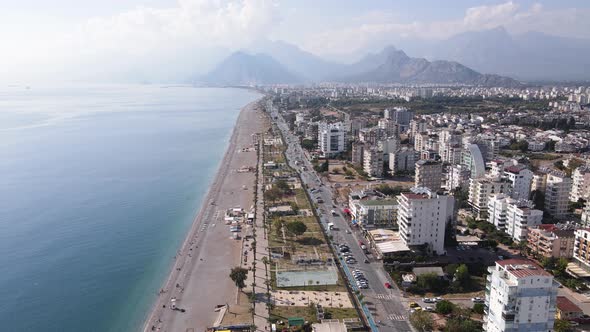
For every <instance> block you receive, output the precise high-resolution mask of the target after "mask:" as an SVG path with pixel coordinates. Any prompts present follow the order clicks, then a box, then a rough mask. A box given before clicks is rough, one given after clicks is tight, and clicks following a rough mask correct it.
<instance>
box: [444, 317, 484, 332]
mask: <svg viewBox="0 0 590 332" xmlns="http://www.w3.org/2000/svg"><path fill="white" fill-rule="evenodd" d="M444 331H445V332H480V331H481V324H480V323H478V322H475V321H472V320H470V319H464V318H460V317H453V318H450V319H449V320H447V324H446V325H445V329H444Z"/></svg>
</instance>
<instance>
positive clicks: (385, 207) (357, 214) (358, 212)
mask: <svg viewBox="0 0 590 332" xmlns="http://www.w3.org/2000/svg"><path fill="white" fill-rule="evenodd" d="M350 210H351V214H352V218H353V219H354V220H356V221H357V222H358V223H359V225H360V226H361V227H362V228H363V229H365V230H369V229H377V228H381V229H397V210H398V204H397V199H388V200H358V201H354V202H352V204H351V206H350Z"/></svg>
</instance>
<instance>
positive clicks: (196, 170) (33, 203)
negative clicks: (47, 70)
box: [0, 85, 260, 332]
mask: <svg viewBox="0 0 590 332" xmlns="http://www.w3.org/2000/svg"><path fill="white" fill-rule="evenodd" d="M259 97H260V95H259V94H257V93H254V92H252V91H247V90H241V89H213V88H194V87H188V86H156V85H92V86H87V85H84V86H69V87H68V86H60V87H37V86H31V87H30V88H26V87H23V86H10V87H0V330H1V331H66V332H67V331H101V332H104V331H117V332H119V331H137V330H138V329H139V328H140V327H141V324H142V323H143V318H144V317H145V315H146V314H147V312H148V311H149V310H150V308H151V305H152V303H153V300H154V299H155V297H156V293H157V290H158V289H159V287H160V286H161V284H162V282H163V280H164V278H165V277H166V275H167V273H168V269H169V267H170V264H171V263H172V257H173V256H174V254H175V251H176V249H177V248H178V247H179V245H180V243H181V242H182V240H183V239H184V236H185V235H186V232H187V231H188V228H189V226H190V224H191V222H192V220H193V217H194V216H195V215H196V213H197V212H198V209H199V207H200V204H201V200H202V198H203V196H204V194H205V193H206V191H207V189H208V185H209V183H210V182H211V181H212V179H213V176H214V174H215V172H216V170H217V167H218V166H219V163H220V161H221V159H222V156H223V153H224V152H225V149H226V147H227V143H228V141H229V138H230V135H231V131H232V129H233V127H234V124H235V121H236V119H237V116H238V113H239V110H240V108H242V107H243V106H244V105H246V104H247V103H249V102H251V101H254V100H256V99H257V98H259Z"/></svg>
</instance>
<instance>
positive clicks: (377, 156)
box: [363, 148, 383, 178]
mask: <svg viewBox="0 0 590 332" xmlns="http://www.w3.org/2000/svg"><path fill="white" fill-rule="evenodd" d="M363 170H364V171H365V173H367V175H368V176H370V177H376V178H379V177H382V176H383V152H382V151H381V150H378V149H375V148H372V149H365V151H364V156H363Z"/></svg>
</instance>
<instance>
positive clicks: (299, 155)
mask: <svg viewBox="0 0 590 332" xmlns="http://www.w3.org/2000/svg"><path fill="white" fill-rule="evenodd" d="M271 115H272V117H273V119H275V123H276V124H277V125H278V127H279V129H280V130H281V132H282V134H283V137H284V139H285V140H286V142H285V143H286V144H287V150H286V152H285V155H286V157H287V161H288V163H289V165H290V166H291V167H293V168H294V169H296V170H297V171H298V172H299V173H300V174H301V179H302V181H303V183H304V184H305V185H306V186H307V190H308V192H309V195H310V196H311V198H312V200H313V201H314V203H315V204H317V206H318V211H317V212H318V215H319V216H320V220H321V223H322V225H323V227H324V228H325V229H328V223H333V224H334V228H335V229H334V230H331V231H330V232H331V235H332V236H333V240H332V245H339V244H346V245H348V246H349V247H350V251H351V253H352V254H353V256H354V257H355V258H356V260H357V263H356V264H350V265H348V264H347V263H345V262H344V261H342V260H341V263H342V265H343V266H344V270H345V274H346V275H347V276H346V277H347V278H348V279H349V280H353V282H352V283H351V286H352V288H353V289H354V290H357V289H358V288H357V286H356V283H355V282H354V279H352V277H351V274H350V271H352V270H354V269H358V270H361V271H362V272H363V273H364V275H365V277H366V278H367V280H368V282H369V288H368V289H363V290H361V293H362V295H363V297H364V298H363V302H364V304H365V305H364V306H363V307H364V309H366V310H363V311H364V312H365V314H366V316H367V319H368V320H369V322H370V323H371V324H370V325H372V326H371V328H372V329H373V330H375V329H378V330H379V331H412V327H411V326H410V324H409V323H408V315H409V309H408V306H407V302H409V301H405V300H404V299H403V296H402V294H401V292H400V291H399V290H398V289H397V288H395V283H394V282H393V281H392V280H391V278H390V277H389V275H388V273H387V272H386V271H385V269H384V268H383V265H382V263H381V262H380V261H376V260H374V259H373V257H372V255H368V256H367V255H366V254H365V253H364V252H363V250H362V249H361V248H360V245H359V241H362V242H363V243H365V242H366V241H365V239H364V238H363V237H362V235H361V234H360V232H359V231H357V230H356V228H351V226H350V224H349V222H348V221H346V220H345V219H344V218H343V217H342V215H343V213H344V212H343V211H344V208H345V207H346V206H344V205H342V204H339V205H337V204H335V201H334V199H333V196H332V190H331V188H330V187H329V186H327V185H324V183H322V180H321V178H320V177H319V176H318V175H317V173H316V172H315V171H314V170H313V165H312V164H311V162H310V161H309V160H308V159H307V158H306V156H305V153H304V152H303V149H302V148H301V146H300V144H299V140H298V139H297V138H296V137H295V136H294V135H292V134H291V133H290V131H289V128H288V126H287V124H286V123H285V121H284V119H283V118H282V116H280V115H279V113H278V112H277V111H276V109H275V108H272V113H271ZM296 161H297V164H296ZM302 166H304V167H305V170H304V169H303V168H302ZM312 190H313V192H312ZM318 198H319V199H321V201H323V203H318ZM331 210H336V211H337V215H332V213H330V211H331ZM346 230H350V232H346ZM336 251H338V250H336ZM365 258H368V259H369V261H370V263H364V260H365ZM385 283H389V284H391V285H393V286H394V288H393V289H387V288H386V287H385ZM373 323H374V324H373Z"/></svg>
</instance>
